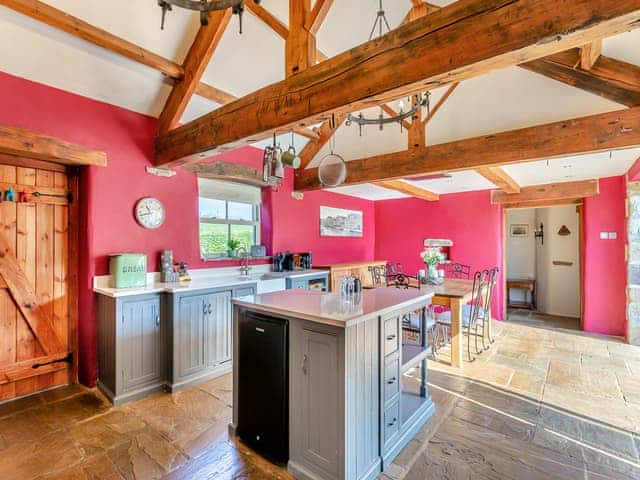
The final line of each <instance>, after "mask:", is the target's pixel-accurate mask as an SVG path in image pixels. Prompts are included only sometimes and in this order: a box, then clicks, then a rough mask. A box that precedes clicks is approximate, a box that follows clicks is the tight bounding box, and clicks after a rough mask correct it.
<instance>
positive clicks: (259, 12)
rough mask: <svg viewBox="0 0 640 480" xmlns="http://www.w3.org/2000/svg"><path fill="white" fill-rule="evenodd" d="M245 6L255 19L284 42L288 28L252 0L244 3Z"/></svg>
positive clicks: (287, 34)
mask: <svg viewBox="0 0 640 480" xmlns="http://www.w3.org/2000/svg"><path fill="white" fill-rule="evenodd" d="M245 6H246V7H247V8H248V9H249V11H250V12H251V13H252V14H254V15H255V16H256V17H257V18H259V19H260V20H262V21H263V22H264V23H265V24H267V25H268V26H269V27H270V28H271V30H273V31H274V32H276V33H277V34H278V35H279V36H280V37H282V39H283V40H286V39H287V37H288V36H289V28H288V27H287V26H286V25H285V24H284V23H282V22H281V21H280V20H279V19H278V18H276V16H275V15H273V14H272V13H271V12H269V10H267V9H266V8H264V7H263V6H262V5H258V4H257V3H255V2H254V0H247V1H246V2H245Z"/></svg>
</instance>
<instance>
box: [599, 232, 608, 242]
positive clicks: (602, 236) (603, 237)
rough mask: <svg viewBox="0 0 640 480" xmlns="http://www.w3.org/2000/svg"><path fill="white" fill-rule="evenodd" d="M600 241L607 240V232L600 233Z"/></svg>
mask: <svg viewBox="0 0 640 480" xmlns="http://www.w3.org/2000/svg"><path fill="white" fill-rule="evenodd" d="M600 240H609V232H600Z"/></svg>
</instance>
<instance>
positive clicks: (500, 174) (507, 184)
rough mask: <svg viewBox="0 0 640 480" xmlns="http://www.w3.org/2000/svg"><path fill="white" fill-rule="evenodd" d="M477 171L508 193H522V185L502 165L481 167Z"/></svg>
mask: <svg viewBox="0 0 640 480" xmlns="http://www.w3.org/2000/svg"><path fill="white" fill-rule="evenodd" d="M476 172H478V173H479V174H480V175H482V176H483V177H484V178H486V179H487V180H489V181H490V182H491V183H493V184H494V185H495V186H496V187H498V188H499V189H501V190H502V191H504V192H506V193H520V185H518V182H516V181H515V180H514V179H513V178H512V177H511V175H509V174H508V173H507V172H505V171H504V169H503V168H500V167H480V168H476Z"/></svg>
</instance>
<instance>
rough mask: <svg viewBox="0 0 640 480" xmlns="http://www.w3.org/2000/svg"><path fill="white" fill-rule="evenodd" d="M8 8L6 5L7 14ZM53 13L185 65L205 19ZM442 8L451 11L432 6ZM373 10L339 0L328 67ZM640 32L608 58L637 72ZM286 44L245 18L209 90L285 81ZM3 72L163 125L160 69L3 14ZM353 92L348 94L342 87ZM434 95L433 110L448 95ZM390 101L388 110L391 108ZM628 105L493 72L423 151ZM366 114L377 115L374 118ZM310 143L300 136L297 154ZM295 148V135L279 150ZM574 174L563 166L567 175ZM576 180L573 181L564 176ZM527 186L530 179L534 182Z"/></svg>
mask: <svg viewBox="0 0 640 480" xmlns="http://www.w3.org/2000/svg"><path fill="white" fill-rule="evenodd" d="M3 3H11V2H5V1H4V0H0V5H1V4H3ZM46 3H48V4H49V5H51V6H53V7H56V8H58V9H60V10H62V11H64V12H67V13H69V14H71V15H73V16H75V17H78V18H80V19H82V20H84V21H86V22H88V23H90V24H92V25H95V26H97V27H99V28H102V29H104V30H107V31H109V32H111V33H113V34H115V35H118V36H119V37H122V38H124V39H126V40H129V41H130V42H133V43H135V44H137V45H139V46H141V47H144V48H146V49H148V50H150V51H151V52H154V53H156V54H158V55H160V56H162V57H165V58H167V59H169V60H171V61H173V62H176V63H178V64H182V63H183V61H184V59H185V56H186V54H187V52H188V50H189V48H190V46H191V44H192V43H193V40H194V38H195V35H196V33H197V31H198V28H199V21H198V15H197V14H195V13H192V12H188V11H185V10H182V9H179V8H175V9H174V11H173V12H170V13H168V15H167V19H166V26H165V29H164V30H160V9H159V8H158V6H157V3H156V2H155V1H153V0H150V1H144V2H143V1H139V0H138V1H131V0H126V1H125V0H110V1H109V2H98V1H83V2H78V1H77V0H47V2H46ZM431 3H433V4H437V5H439V6H445V5H447V4H449V3H452V1H450V0H433V1H432V2H431ZM411 4H412V3H411V2H410V1H409V0H393V1H391V0H387V1H386V2H385V3H384V7H385V9H386V12H387V18H388V20H389V23H390V24H391V26H392V28H395V27H396V26H398V25H399V24H400V23H401V22H402V19H403V18H404V17H405V15H406V14H407V12H408V11H409V9H410V8H411ZM262 6H263V7H264V8H265V9H267V10H268V11H269V12H270V13H271V14H273V16H274V17H275V18H276V19H278V20H280V21H281V22H282V24H284V25H287V24H288V21H289V19H288V12H289V10H288V8H289V7H288V0H263V2H262ZM377 7H378V0H349V1H348V2H347V1H337V2H334V3H333V5H332V6H331V8H330V10H329V12H328V15H327V17H326V20H325V21H324V22H323V24H322V26H321V27H320V30H319V31H318V34H317V47H318V49H319V50H320V51H321V52H323V53H324V54H326V55H328V56H333V55H335V54H338V53H340V52H342V51H345V50H348V49H350V48H352V47H354V46H356V45H359V44H361V43H363V42H365V41H366V40H367V39H368V37H369V33H370V30H371V26H372V24H373V21H374V19H375V15H376V11H377ZM638 45H640V30H634V31H631V32H628V33H623V34H620V35H617V36H614V37H610V38H606V39H604V41H603V46H602V54H603V55H605V56H607V57H611V58H614V59H618V60H622V61H625V62H628V63H631V64H634V65H636V66H640V48H638ZM284 59H285V44H284V40H283V39H282V38H281V37H280V36H279V35H278V33H277V32H275V31H274V30H273V29H272V28H270V27H269V26H268V25H266V24H265V23H264V22H263V21H262V20H260V19H258V18H256V17H255V16H254V15H252V14H251V13H250V12H246V13H245V15H244V33H243V34H242V35H240V34H239V32H238V23H237V18H236V17H234V18H233V19H232V20H231V22H230V24H229V26H228V27H227V29H226V30H225V31H224V34H223V35H222V38H221V41H220V44H219V46H218V48H217V49H216V50H215V52H214V54H213V57H212V58H211V60H210V62H209V64H208V66H207V68H206V70H205V72H204V75H203V77H202V81H203V82H205V83H206V84H209V85H212V86H214V87H217V88H219V89H221V90H223V91H226V92H228V93H230V94H232V95H234V96H244V95H247V94H249V93H251V92H253V91H255V90H257V89H259V88H261V87H264V86H266V85H269V84H271V83H274V82H276V81H279V80H282V79H283V78H284V71H285V61H284ZM0 70H2V71H5V72H8V73H11V74H14V75H18V76H21V77H24V78H28V79H30V80H34V81H37V82H41V83H44V84H47V85H51V86H54V87H57V88H61V89H63V90H67V91H71V92H74V93H77V94H80V95H83V96H87V97H90V98H94V99H97V100H102V101H105V102H107V103H111V104H114V105H118V106H121V107H124V108H127V109H130V110H134V111H137V112H140V113H144V114H148V115H151V116H156V117H157V116H159V114H160V112H161V111H162V109H163V107H164V105H165V102H166V100H167V98H168V96H169V93H170V91H171V85H170V84H169V83H168V82H167V81H166V79H165V77H164V76H163V75H162V74H161V73H159V72H158V71H156V70H153V69H151V68H149V67H146V66H144V65H141V64H140V63H137V62H134V61H132V60H128V59H126V58H124V57H122V56H120V55H117V54H115V53H111V52H108V51H106V50H104V49H102V48H100V47H97V46H95V45H92V44H90V43H87V42H85V41H84V40H81V39H78V38H75V37H73V36H71V35H69V34H67V33H64V32H61V31H59V30H57V29H55V28H52V27H49V26H46V25H44V24H42V23H40V22H38V21H36V20H33V19H31V18H28V17H26V16H23V15H22V14H20V13H17V12H15V11H13V10H11V9H9V8H6V7H0ZM345 88H348V85H347V86H345ZM446 90H447V88H445V87H443V88H440V89H437V90H435V91H433V92H432V97H431V104H432V105H435V104H436V103H437V102H438V100H439V99H440V98H441V97H442V95H444V94H445V92H446ZM394 103H395V102H392V103H391V104H390V105H391V106H392V107H396V106H395V105H394ZM219 106H220V105H219V104H217V103H215V102H212V101H210V100H207V99H205V98H203V97H201V96H198V95H194V96H193V97H192V98H191V100H190V102H189V104H188V106H187V109H186V111H185V113H184V115H183V116H182V122H187V121H189V120H192V119H194V118H196V117H199V116H201V115H203V114H205V113H207V112H210V111H212V110H214V109H216V108H218V107H219ZM621 108H624V106H623V105H621V104H619V103H615V102H613V101H611V100H607V99H605V98H602V97H600V96H597V95H594V94H592V93H587V92H586V91H584V90H582V89H579V88H575V87H573V86H568V85H566V84H564V83H560V82H558V81H556V80H552V79H550V78H547V77H545V76H542V75H540V74H538V73H534V72H532V71H528V70H525V69H522V68H519V67H510V68H506V69H502V70H496V71H493V72H491V73H489V74H485V75H482V76H479V77H476V78H473V79H471V80H466V81H464V82H462V83H461V84H460V86H459V87H458V88H457V89H456V90H455V91H454V92H453V93H452V94H451V96H450V97H449V98H448V99H447V101H446V102H445V103H444V104H443V105H442V108H441V109H440V110H439V111H438V113H437V114H436V115H435V116H434V118H433V119H432V120H431V121H430V122H429V124H428V126H427V133H426V142H427V145H436V144H440V143H444V142H451V141H454V140H459V139H465V138H470V137H475V136H479V135H485V134H491V133H497V132H502V131H506V130H512V129H516V128H522V127H528V126H533V125H539V124H543V123H549V122H554V121H559V120H565V119H569V118H575V117H580V116H586V115H591V114H597V113H604V112H610V111H614V110H619V109H621ZM368 113H369V114H370V115H377V113H378V109H377V108H373V109H371V111H370V112H368ZM334 138H335V150H336V151H337V152H339V153H340V154H341V155H343V156H344V157H345V159H346V160H351V159H358V158H364V157H368V156H371V155H378V154H381V153H389V152H400V151H403V150H404V149H406V147H407V133H406V130H404V131H400V128H399V126H398V127H396V126H392V127H388V128H385V129H384V130H383V131H378V130H377V128H375V127H369V128H365V130H364V133H363V136H360V134H359V130H358V128H357V127H356V126H351V127H347V126H345V125H342V126H341V127H340V128H338V130H337V132H336V134H335V137H334ZM307 140H308V139H307V138H305V137H303V136H300V135H296V139H295V143H296V147H297V148H298V149H301V148H302V147H303V146H304V144H305V143H306V142H307ZM281 142H282V143H283V144H288V136H285V137H283V138H282V139H281ZM328 149H329V146H328V145H325V146H324V147H323V148H322V149H320V151H319V153H318V154H317V155H315V157H314V158H313V159H312V161H311V164H310V165H311V166H314V165H316V164H317V162H318V161H319V159H320V158H322V157H323V156H324V155H325V154H326V153H328V151H329V150H328ZM639 154H640V152H639V151H638V150H637V149H636V150H633V149H630V150H627V151H619V152H614V154H613V155H612V156H611V157H610V156H609V154H608V153H606V154H594V155H590V156H583V157H582V158H571V159H566V160H565V159H560V160H552V161H550V162H548V164H547V162H545V161H542V162H530V163H525V164H519V165H513V166H508V167H505V170H506V171H507V172H508V173H509V174H510V175H511V176H512V177H513V178H515V179H516V180H517V181H518V182H519V183H520V184H521V185H530V184H532V182H533V183H549V182H554V181H568V180H569V178H571V179H582V178H596V177H605V176H610V175H618V174H621V173H624V172H625V171H626V170H627V169H628V168H629V166H630V165H631V164H632V163H633V161H634V160H635V159H636V158H637V157H638V156H639ZM568 164H570V165H572V166H571V167H567V166H566V165H568ZM568 170H570V171H571V172H572V173H571V176H570V177H569V176H567V171H568ZM532 179H535V181H534V180H532ZM414 183H415V184H416V185H417V186H420V187H422V188H428V189H429V190H432V191H434V192H437V193H450V192H454V191H465V190H474V189H483V188H491V187H492V184H491V183H490V182H488V181H487V180H486V179H485V178H484V177H482V176H480V175H479V174H477V173H475V172H473V171H465V172H457V173H454V174H453V175H452V176H451V177H449V178H443V179H435V180H426V181H420V182H414ZM338 191H342V192H343V193H347V194H355V195H358V196H362V197H365V198H371V199H379V198H395V197H398V196H402V194H400V193H396V192H393V191H391V190H388V189H382V188H381V187H376V186H372V185H361V186H353V187H343V188H341V189H338Z"/></svg>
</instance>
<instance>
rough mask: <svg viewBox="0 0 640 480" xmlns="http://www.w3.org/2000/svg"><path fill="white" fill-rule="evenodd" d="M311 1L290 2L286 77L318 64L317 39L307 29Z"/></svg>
mask: <svg viewBox="0 0 640 480" xmlns="http://www.w3.org/2000/svg"><path fill="white" fill-rule="evenodd" d="M310 16H311V0H289V34H288V35H287V39H286V41H285V62H284V63H285V76H286V77H289V76H291V75H296V74H298V73H300V72H302V71H304V70H306V69H307V68H309V67H310V66H312V65H315V63H316V38H315V35H313V34H312V33H311V32H310V31H309V30H308V29H307V27H306V22H307V20H308V18H309V17H310Z"/></svg>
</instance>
